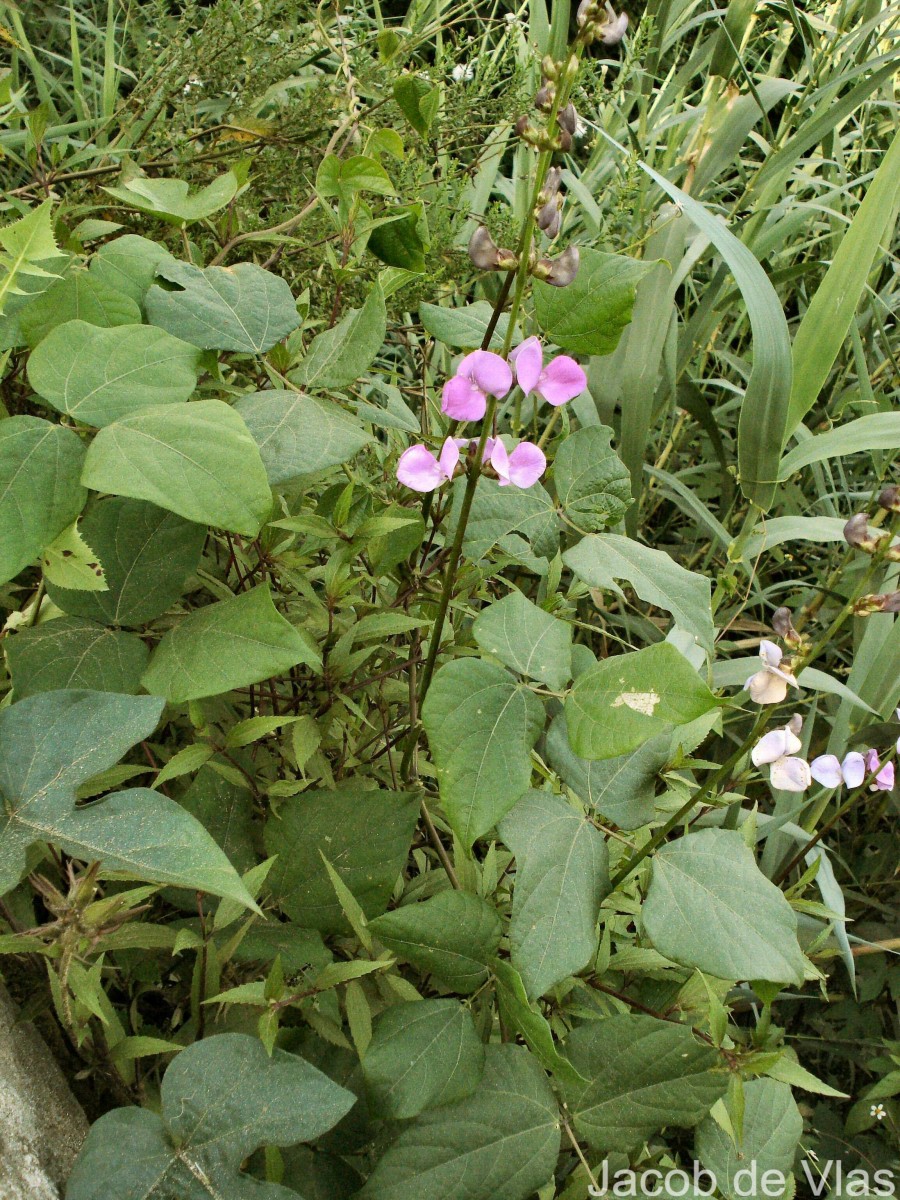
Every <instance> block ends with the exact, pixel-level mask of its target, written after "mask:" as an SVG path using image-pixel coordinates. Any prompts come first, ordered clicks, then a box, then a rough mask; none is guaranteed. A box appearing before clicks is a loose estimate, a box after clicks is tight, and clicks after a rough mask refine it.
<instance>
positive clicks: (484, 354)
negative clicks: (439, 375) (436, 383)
mask: <svg viewBox="0 0 900 1200" xmlns="http://www.w3.org/2000/svg"><path fill="white" fill-rule="evenodd" d="M456 374H457V375H462V376H463V377H464V378H466V379H471V380H472V381H473V382H474V383H476V384H477V385H478V387H479V388H480V389H481V391H483V392H485V393H487V394H488V395H490V396H496V397H497V398H498V399H500V398H501V397H503V396H505V395H506V393H507V392H508V391H509V389H510V388H511V387H512V381H513V374H512V367H510V365H509V363H508V362H507V361H506V359H505V358H501V357H500V355H499V354H494V353H493V351H491V350H475V351H473V352H472V353H471V354H467V355H466V357H465V358H464V359H463V360H462V362H461V363H460V364H459V366H458V367H457V368H456Z"/></svg>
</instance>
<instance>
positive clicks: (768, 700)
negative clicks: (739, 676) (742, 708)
mask: <svg viewBox="0 0 900 1200" xmlns="http://www.w3.org/2000/svg"><path fill="white" fill-rule="evenodd" d="M759 657H760V658H761V659H762V661H763V666H762V670H760V671H757V672H756V674H755V675H754V676H752V677H751V678H750V679H749V680H748V681H747V687H748V689H749V691H750V699H751V700H752V701H753V702H754V703H755V704H780V703H781V702H782V700H784V698H785V696H786V695H787V690H788V684H790V685H791V687H798V686H799V685H798V683H797V680H796V679H795V678H794V677H793V675H791V674H790V673H789V672H788V671H782V670H781V669H780V663H781V660H782V658H783V657H784V651H783V650H782V649H781V648H780V647H779V646H776V645H775V643H774V642H768V641H766V640H765V638H763V640H762V641H761V642H760V644H759Z"/></svg>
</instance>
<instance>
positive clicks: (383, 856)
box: [265, 784, 419, 933]
mask: <svg viewBox="0 0 900 1200" xmlns="http://www.w3.org/2000/svg"><path fill="white" fill-rule="evenodd" d="M418 814H419V805H418V802H417V800H416V798H415V796H414V795H412V793H409V792H388V791H378V790H372V789H366V788H364V787H361V786H359V785H356V784H347V785H344V786H342V787H339V788H337V789H335V790H334V791H331V792H329V791H307V792H303V793H302V794H301V795H299V796H292V797H291V798H290V799H289V800H287V801H286V802H285V803H284V804H282V805H281V806H280V807H279V809H278V815H277V816H272V817H270V818H269V820H268V822H267V824H266V829H265V845H266V850H267V852H268V853H269V854H277V855H278V860H277V862H276V863H275V866H274V867H273V868H272V872H271V874H270V875H269V884H270V886H271V889H272V893H273V895H275V896H276V897H277V898H278V901H279V903H280V904H281V907H282V908H283V909H284V911H285V912H286V913H287V915H288V916H289V917H291V919H292V920H294V921H296V922H297V923H298V924H299V925H302V926H303V927H304V928H306V929H319V930H322V931H323V932H325V933H333V932H344V931H346V929H347V923H346V920H345V918H344V914H343V912H342V910H341V906H340V903H339V901H338V899H337V897H336V896H335V892H334V888H333V887H332V884H331V880H330V879H329V877H328V872H327V869H326V867H325V863H324V862H323V860H322V855H323V854H324V855H325V857H326V858H327V860H328V862H329V863H330V864H331V866H332V868H333V869H334V871H335V872H336V874H337V875H338V876H339V877H340V879H341V881H342V882H343V883H344V884H345V885H346V886H347V888H348V890H349V891H350V892H351V894H352V895H353V897H354V898H355V899H356V900H357V902H358V903H359V904H360V905H361V906H362V909H363V911H364V912H365V914H366V916H367V917H373V916H377V915H378V914H379V913H382V912H384V910H385V907H386V906H387V903H388V901H389V900H390V897H391V892H392V891H393V888H394V884H395V883H396V882H397V879H398V877H399V875H400V872H401V871H402V870H403V865H404V863H405V862H406V856H407V854H408V852H409V846H410V842H411V841H412V836H413V831H414V829H415V827H416V821H417V819H418Z"/></svg>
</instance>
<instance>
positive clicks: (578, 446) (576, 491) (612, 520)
mask: <svg viewBox="0 0 900 1200" xmlns="http://www.w3.org/2000/svg"><path fill="white" fill-rule="evenodd" d="M611 438H612V430H611V429H608V428H607V427H606V426H605V425H589V426H588V427H587V428H586V429H576V430H575V432H574V433H571V434H569V436H568V437H567V438H566V439H565V441H564V442H563V444H562V445H561V446H560V448H559V450H558V451H557V453H556V460H555V462H554V464H553V479H554V482H555V484H556V495H557V496H558V498H559V502H560V504H561V505H562V506H563V509H564V511H565V514H566V516H567V517H568V518H569V520H570V521H571V522H572V523H573V525H575V526H577V528H579V529H583V530H590V531H597V530H602V529H607V528H609V526H610V525H617V524H618V523H619V521H620V520H621V519H622V517H623V516H624V515H625V513H626V511H627V510H628V508H629V507H630V506H631V502H632V501H631V477H630V475H629V474H628V468H627V467H626V466H625V464H624V463H623V462H622V460H621V459H620V458H619V456H618V455H617V454H616V452H615V450H613V448H612V446H611V445H610V439H611Z"/></svg>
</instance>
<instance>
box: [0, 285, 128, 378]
mask: <svg viewBox="0 0 900 1200" xmlns="http://www.w3.org/2000/svg"><path fill="white" fill-rule="evenodd" d="M140 319H141V310H140V307H139V305H138V304H137V303H136V301H134V300H132V298H131V297H130V296H127V295H126V294H125V293H124V292H120V291H117V290H116V289H115V288H113V287H110V285H109V284H107V283H103V282H102V281H101V280H98V279H97V278H96V276H93V275H91V274H90V273H89V272H88V271H78V272H75V273H73V274H72V275H69V276H68V277H67V278H66V279H60V280H58V282H56V283H54V284H51V286H50V287H48V288H47V290H46V291H45V292H42V293H41V295H40V296H38V297H37V299H35V300H32V302H31V303H30V304H29V305H28V307H27V308H24V309H23V310H22V314H21V316H20V317H19V326H20V328H21V330H22V335H23V337H24V338H25V341H26V342H27V343H28V345H29V346H31V347H35V348H36V347H37V346H39V345H40V343H41V342H42V341H43V340H44V338H46V337H48V336H49V334H50V333H51V332H52V331H53V330H55V329H58V328H59V327H60V326H61V325H67V324H68V323H69V322H70V321H83V322H84V323H86V324H87V325H89V326H91V327H92V328H95V327H100V328H103V329H112V328H115V327H118V326H121V325H130V324H132V323H134V322H139V321H140ZM29 378H30V375H29ZM32 387H34V383H33V382H32ZM35 390H37V389H35Z"/></svg>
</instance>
